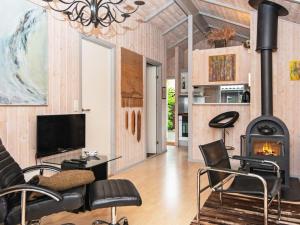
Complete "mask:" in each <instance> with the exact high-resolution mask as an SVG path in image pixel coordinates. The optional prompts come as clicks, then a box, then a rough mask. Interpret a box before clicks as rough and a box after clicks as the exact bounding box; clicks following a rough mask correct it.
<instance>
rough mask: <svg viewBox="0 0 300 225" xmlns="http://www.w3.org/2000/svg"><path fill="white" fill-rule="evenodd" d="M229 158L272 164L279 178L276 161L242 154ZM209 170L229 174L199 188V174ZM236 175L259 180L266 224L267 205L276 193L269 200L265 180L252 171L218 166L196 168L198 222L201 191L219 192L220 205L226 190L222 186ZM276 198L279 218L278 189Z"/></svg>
mask: <svg viewBox="0 0 300 225" xmlns="http://www.w3.org/2000/svg"><path fill="white" fill-rule="evenodd" d="M229 158H230V159H234V160H240V161H248V162H253V163H260V164H261V165H268V166H273V167H274V168H275V169H276V174H277V178H280V167H279V166H278V164H277V163H275V162H273V161H269V160H259V159H250V158H246V157H242V156H234V157H229ZM209 171H215V172H221V173H227V174H230V175H229V176H228V177H227V178H225V179H224V180H223V181H221V182H220V183H218V184H217V185H215V186H213V187H211V186H210V185H207V186H206V187H204V188H202V189H201V188H200V187H201V186H200V185H201V176H202V175H204V174H206V173H207V172H209ZM236 176H246V177H253V178H256V179H258V180H260V181H261V183H262V185H263V188H264V195H263V201H264V225H268V210H269V206H270V205H271V204H272V202H273V200H274V199H275V197H276V195H275V196H274V197H273V198H271V199H270V200H269V198H268V189H267V182H266V180H265V179H264V178H263V177H262V176H259V175H257V174H254V173H248V172H245V171H240V170H232V169H220V168H213V167H204V168H201V169H199V170H198V173H197V210H198V212H197V222H198V223H199V222H200V215H199V213H200V208H201V206H200V203H201V193H202V192H204V191H205V190H207V189H208V188H211V189H212V191H214V192H219V193H220V202H221V205H222V202H223V200H222V193H223V192H226V190H225V191H224V189H223V186H224V185H225V184H226V183H228V182H229V181H230V180H231V179H233V178H234V177H236ZM243 195H246V196H251V194H249V195H247V194H243ZM277 199H278V220H280V217H281V193H280V190H279V192H278V193H277Z"/></svg>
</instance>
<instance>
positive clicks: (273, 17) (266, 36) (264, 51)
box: [249, 0, 288, 116]
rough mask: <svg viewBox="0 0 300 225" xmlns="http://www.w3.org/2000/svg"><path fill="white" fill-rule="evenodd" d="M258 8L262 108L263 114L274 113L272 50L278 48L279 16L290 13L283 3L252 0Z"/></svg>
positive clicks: (257, 48)
mask: <svg viewBox="0 0 300 225" xmlns="http://www.w3.org/2000/svg"><path fill="white" fill-rule="evenodd" d="M249 4H250V5H251V6H252V7H253V8H255V9H257V10H258V19H257V46H256V51H258V52H260V53H261V110H262V115H266V116H272V115H273V79H272V74H273V66H272V52H273V51H276V50H277V32H278V17H279V16H286V15H288V11H287V10H286V9H285V8H284V7H283V6H281V5H278V4H276V3H274V2H270V1H267V0H250V1H249Z"/></svg>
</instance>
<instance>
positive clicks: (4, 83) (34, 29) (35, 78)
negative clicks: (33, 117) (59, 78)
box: [0, 0, 48, 105]
mask: <svg viewBox="0 0 300 225" xmlns="http://www.w3.org/2000/svg"><path fill="white" fill-rule="evenodd" d="M0 15H1V18H2V19H1V21H0V104H1V105H46V104H47V95H48V25H47V24H48V22H47V13H46V11H44V10H43V9H42V8H41V7H39V6H37V5H34V4H33V3H30V2H29V1H27V0H17V1H12V0H1V8H0Z"/></svg>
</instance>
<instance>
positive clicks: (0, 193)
mask: <svg viewBox="0 0 300 225" xmlns="http://www.w3.org/2000/svg"><path fill="white" fill-rule="evenodd" d="M37 170H39V171H40V174H43V172H44V170H48V171H52V172H60V171H61V169H60V168H58V167H54V166H50V165H38V166H32V167H28V168H26V169H24V170H22V172H23V173H24V174H25V173H29V172H33V171H37ZM28 192H36V193H41V194H43V195H46V196H48V197H50V198H52V199H53V200H55V201H57V202H59V201H61V200H62V196H61V195H60V194H59V193H58V192H55V191H52V190H50V189H47V188H43V187H39V186H35V185H29V184H21V185H15V186H12V187H8V188H5V189H2V190H0V198H1V197H5V196H7V195H9V194H13V193H21V225H26V201H27V193H28ZM35 222H37V221H35ZM28 224H31V221H28Z"/></svg>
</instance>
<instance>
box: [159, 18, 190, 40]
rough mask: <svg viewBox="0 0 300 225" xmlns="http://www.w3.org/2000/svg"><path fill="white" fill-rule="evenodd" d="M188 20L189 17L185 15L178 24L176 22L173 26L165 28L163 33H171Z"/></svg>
mask: <svg viewBox="0 0 300 225" xmlns="http://www.w3.org/2000/svg"><path fill="white" fill-rule="evenodd" d="M187 20H188V17H184V18H182V19H181V20H180V21H178V22H177V23H176V24H174V25H173V26H171V27H170V28H169V29H167V30H165V31H164V32H163V33H162V35H163V36H165V35H167V34H168V33H170V32H171V31H173V30H174V29H176V28H177V27H179V26H180V25H181V24H183V23H185V22H186V21H187Z"/></svg>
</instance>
